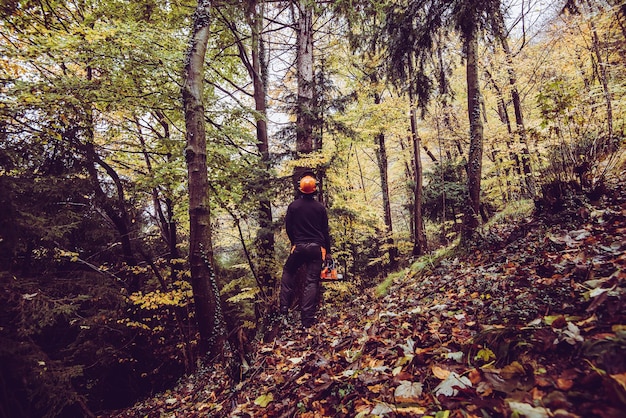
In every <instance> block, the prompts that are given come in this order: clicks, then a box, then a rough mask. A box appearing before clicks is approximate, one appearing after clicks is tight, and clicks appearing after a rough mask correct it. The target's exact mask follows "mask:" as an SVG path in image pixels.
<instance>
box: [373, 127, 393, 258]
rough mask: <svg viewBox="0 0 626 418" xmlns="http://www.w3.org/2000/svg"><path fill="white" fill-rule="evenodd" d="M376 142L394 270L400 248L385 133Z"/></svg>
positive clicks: (386, 233) (387, 233)
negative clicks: (398, 245)
mask: <svg viewBox="0 0 626 418" xmlns="http://www.w3.org/2000/svg"><path fill="white" fill-rule="evenodd" d="M376 142H377V145H378V149H377V152H376V157H377V160H378V171H379V174H380V187H381V191H382V195H383V210H384V212H385V229H386V230H385V236H386V239H385V240H386V244H387V247H388V250H387V251H388V254H389V268H390V269H392V270H394V269H395V268H396V265H397V262H398V260H397V257H398V249H397V247H396V244H395V242H394V239H393V222H392V219H391V202H390V199H389V173H388V164H387V147H386V144H385V134H384V133H382V132H381V133H379V134H378V135H376Z"/></svg>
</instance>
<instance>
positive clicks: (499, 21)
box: [494, 8, 536, 197]
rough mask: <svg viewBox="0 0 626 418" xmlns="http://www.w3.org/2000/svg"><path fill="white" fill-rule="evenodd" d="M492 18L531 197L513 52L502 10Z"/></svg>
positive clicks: (532, 182) (533, 188)
mask: <svg viewBox="0 0 626 418" xmlns="http://www.w3.org/2000/svg"><path fill="white" fill-rule="evenodd" d="M494 20H495V22H494V23H495V26H496V28H497V33H498V38H499V40H500V44H501V45H502V49H503V50H504V54H505V56H506V64H507V65H506V67H507V68H506V69H507V73H508V75H509V85H510V86H511V100H512V102H513V110H514V111H515V125H516V126H517V135H518V136H519V141H520V144H521V145H522V169H523V170H524V181H525V184H526V193H525V195H526V196H528V197H533V196H534V195H535V193H536V185H535V179H534V177H533V172H532V167H531V163H530V150H529V149H528V140H527V134H526V126H525V125H524V114H523V112H522V101H521V99H520V95H519V91H518V90H517V75H516V73H515V68H514V66H513V54H512V53H511V48H510V47H509V42H508V39H507V35H506V33H505V31H504V27H505V26H504V17H503V16H502V12H501V11H500V9H499V8H498V9H497V11H496V13H495V14H494Z"/></svg>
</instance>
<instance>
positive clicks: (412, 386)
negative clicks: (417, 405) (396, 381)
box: [393, 380, 423, 402]
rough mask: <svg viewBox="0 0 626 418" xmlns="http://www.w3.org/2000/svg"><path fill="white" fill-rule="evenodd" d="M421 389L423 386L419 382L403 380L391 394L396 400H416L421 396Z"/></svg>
mask: <svg viewBox="0 0 626 418" xmlns="http://www.w3.org/2000/svg"><path fill="white" fill-rule="evenodd" d="M422 391H423V386H422V384H421V383H420V382H410V381H408V380H403V381H401V382H400V386H398V387H397V388H396V390H395V391H394V393H393V394H394V396H395V398H396V401H398V402H417V401H418V400H419V398H420V397H421V396H422Z"/></svg>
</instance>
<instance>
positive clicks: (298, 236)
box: [285, 196, 330, 249]
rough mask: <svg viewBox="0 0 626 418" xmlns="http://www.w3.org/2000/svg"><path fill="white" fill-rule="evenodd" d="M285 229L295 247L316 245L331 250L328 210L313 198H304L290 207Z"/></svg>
mask: <svg viewBox="0 0 626 418" xmlns="http://www.w3.org/2000/svg"><path fill="white" fill-rule="evenodd" d="M285 229H286V230H287V235H288V236H289V240H290V241H291V243H292V244H294V245H297V244H306V243H315V244H318V245H320V246H322V247H324V248H326V249H329V248H330V238H329V234H328V215H327V213H326V208H325V207H324V205H322V204H321V203H320V202H318V201H317V200H315V199H313V197H312V196H302V197H301V198H300V199H297V200H295V201H293V202H292V203H291V204H290V205H289V207H288V208H287V215H286V217H285Z"/></svg>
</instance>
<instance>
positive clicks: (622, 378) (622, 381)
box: [609, 373, 626, 390]
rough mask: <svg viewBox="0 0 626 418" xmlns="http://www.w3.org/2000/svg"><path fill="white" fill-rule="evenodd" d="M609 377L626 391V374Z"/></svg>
mask: <svg viewBox="0 0 626 418" xmlns="http://www.w3.org/2000/svg"><path fill="white" fill-rule="evenodd" d="M609 376H611V378H612V379H613V380H615V381H616V382H617V383H619V385H620V386H621V387H622V389H624V390H626V373H620V374H610V375H609Z"/></svg>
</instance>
